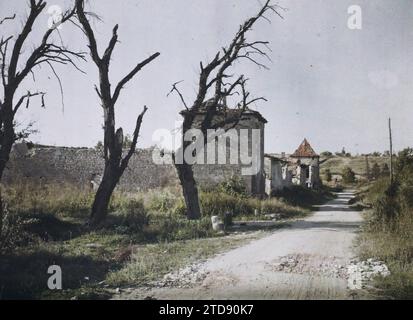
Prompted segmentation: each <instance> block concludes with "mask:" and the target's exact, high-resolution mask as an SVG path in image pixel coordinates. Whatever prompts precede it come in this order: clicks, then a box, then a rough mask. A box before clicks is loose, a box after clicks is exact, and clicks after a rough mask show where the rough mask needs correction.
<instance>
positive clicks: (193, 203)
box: [171, 0, 282, 219]
mask: <svg viewBox="0 0 413 320" xmlns="http://www.w3.org/2000/svg"><path fill="white" fill-rule="evenodd" d="M277 9H282V8H281V7H279V6H278V5H272V4H271V0H267V1H266V2H265V4H264V5H263V7H262V8H261V9H260V10H259V12H258V13H257V14H256V15H255V16H253V17H251V18H250V19H248V20H247V21H245V22H244V23H243V24H242V25H241V26H240V27H239V30H238V32H237V33H236V34H235V36H234V38H233V39H232V41H231V43H230V44H229V45H228V46H227V47H224V48H223V49H222V51H219V52H218V53H217V54H216V55H215V57H214V59H213V60H212V61H210V62H209V63H208V64H207V65H206V66H204V64H203V63H202V62H201V63H200V68H201V73H200V76H199V84H198V92H197V96H196V99H195V101H194V103H193V104H192V106H191V107H188V105H187V104H186V102H185V100H184V98H183V95H182V94H181V93H180V91H179V89H178V88H177V83H175V84H174V85H173V87H172V90H171V92H176V93H178V94H179V97H180V99H181V101H182V103H183V104H184V106H185V108H186V110H185V113H184V123H183V126H182V131H183V134H185V132H186V131H187V130H189V129H191V128H193V125H194V119H195V115H196V114H197V113H198V112H199V110H200V109H201V108H202V107H203V106H206V101H207V98H208V97H210V96H212V102H211V103H208V107H207V108H206V113H205V116H204V118H203V120H202V123H201V128H199V129H201V131H202V133H203V135H204V138H205V142H206V141H207V139H208V138H207V130H208V129H217V128H226V127H228V126H230V127H234V126H235V125H236V124H237V123H238V122H239V121H240V119H241V117H242V115H243V114H244V111H246V110H247V109H248V106H249V105H251V104H252V103H255V102H257V101H259V100H265V99H264V98H263V97H259V98H255V99H250V98H249V96H250V93H249V92H248V91H247V90H246V83H247V81H248V79H246V78H245V76H244V75H240V76H239V77H237V78H235V79H234V75H231V74H229V73H228V71H229V69H230V67H232V66H233V64H234V62H236V61H240V60H243V59H246V60H249V61H250V62H253V63H254V64H256V65H257V66H259V67H262V68H265V69H267V67H266V66H265V64H264V63H262V62H259V61H258V58H259V57H264V58H267V59H268V60H270V58H269V56H268V55H267V53H266V50H267V49H268V42H267V41H248V40H247V39H246V34H247V33H248V31H250V30H251V28H252V27H253V26H254V24H255V23H256V22H257V21H259V20H267V21H269V19H268V17H267V16H266V14H267V13H269V12H272V13H276V14H277V15H278V16H280V17H281V18H282V16H281V15H280V14H279V12H278V11H277ZM231 79H233V80H231ZM234 95H238V96H240V97H241V99H240V101H239V102H238V103H236V105H237V107H238V112H237V113H231V116H228V117H227V116H225V118H224V120H222V121H220V123H214V121H213V119H214V115H216V113H217V112H222V111H225V110H220V106H219V102H220V101H225V100H226V99H227V97H228V98H229V97H232V96H234ZM224 114H225V112H224ZM191 143H192V142H185V141H183V143H182V147H181V148H183V150H185V149H186V148H187V147H188V146H189V145H190V144H191ZM175 167H176V170H177V172H178V177H179V180H180V183H181V186H182V191H183V194H184V199H185V205H186V209H187V216H188V218H189V219H199V218H200V217H201V210H200V205H199V197H198V188H197V185H196V182H195V179H194V174H193V170H192V165H190V164H188V163H186V162H185V161H183V163H182V164H178V163H176V162H175Z"/></svg>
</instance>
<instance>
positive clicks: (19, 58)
mask: <svg viewBox="0 0 413 320" xmlns="http://www.w3.org/2000/svg"><path fill="white" fill-rule="evenodd" d="M29 7H30V11H29V15H28V17H27V19H26V20H25V21H24V23H23V26H22V29H21V32H20V33H19V34H18V36H17V38H16V39H15V41H14V42H13V40H14V36H12V35H11V36H2V38H1V39H0V74H1V78H0V81H1V83H2V86H3V97H1V98H0V182H1V179H2V177H3V174H4V170H5V168H6V165H7V162H8V161H9V158H10V152H11V150H12V147H13V144H14V143H15V142H16V141H18V140H20V139H22V138H25V137H26V136H27V135H28V134H29V133H30V132H27V131H26V132H25V131H22V132H16V127H15V116H16V114H17V112H18V111H19V110H20V107H21V106H22V105H24V106H25V107H26V108H28V107H29V106H30V99H31V98H33V97H35V96H39V97H40V98H41V106H42V107H44V95H45V93H44V92H30V91H28V92H27V93H26V94H24V95H22V96H21V97H20V98H19V99H18V100H17V99H16V92H17V90H18V89H21V84H22V82H23V81H24V80H25V79H26V78H27V76H28V75H29V74H31V75H32V76H33V81H35V80H34V72H35V71H36V69H35V68H36V67H41V66H43V65H46V66H48V67H50V68H51V70H52V72H53V73H54V75H55V76H56V77H58V76H57V73H56V71H55V69H54V65H56V64H63V65H66V64H70V65H72V66H74V67H75V68H76V69H79V68H78V67H77V65H76V64H75V63H74V59H84V53H82V52H73V51H71V50H69V49H67V48H66V47H65V46H64V45H63V44H56V43H55V42H54V41H53V40H52V39H51V38H52V34H53V32H54V31H55V30H56V28H57V27H58V26H59V25H60V24H62V23H65V22H66V21H68V20H70V19H71V18H72V17H73V16H74V15H75V9H74V8H73V9H71V10H69V11H66V12H65V13H64V14H63V16H62V17H61V19H60V21H57V22H55V24H54V25H52V26H51V27H50V28H49V29H47V30H46V31H45V33H44V35H43V37H42V39H41V42H40V44H38V45H36V46H34V49H33V51H31V53H29V54H28V55H27V56H26V54H25V50H27V48H25V46H26V45H27V42H28V38H29V36H30V34H31V32H32V29H33V27H34V24H35V22H36V21H37V20H38V18H39V15H40V14H41V13H42V12H43V10H44V9H45V7H46V2H44V1H43V0H39V1H35V0H30V4H29ZM15 17H16V15H15V14H14V15H13V16H12V17H6V18H4V19H2V20H0V24H3V23H5V21H6V20H14V19H15ZM9 47H10V49H11V50H9ZM23 56H24V57H23ZM19 66H22V67H21V68H20V69H19ZM58 80H59V82H60V79H58ZM0 209H1V208H0Z"/></svg>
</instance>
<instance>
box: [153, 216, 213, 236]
mask: <svg viewBox="0 0 413 320" xmlns="http://www.w3.org/2000/svg"><path fill="white" fill-rule="evenodd" d="M154 219H155V218H154ZM148 233H149V234H148V236H152V237H154V238H156V239H157V241H178V240H188V239H198V238H205V237H209V236H212V235H213V234H214V232H213V230H212V225H211V219H210V218H209V217H203V218H202V219H200V220H188V219H187V218H186V217H180V216H177V215H168V216H157V217H156V220H154V221H153V222H152V223H151V225H150V227H149V230H148Z"/></svg>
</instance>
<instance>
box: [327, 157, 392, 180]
mask: <svg viewBox="0 0 413 320" xmlns="http://www.w3.org/2000/svg"><path fill="white" fill-rule="evenodd" d="M321 161H325V162H323V163H322V164H321V167H320V170H321V175H322V176H323V175H324V173H325V171H326V170H327V169H330V172H331V173H332V174H333V175H341V173H342V171H343V169H344V168H345V167H350V168H351V169H352V170H353V171H354V172H355V173H356V175H357V176H363V177H364V176H365V175H366V158H365V157H364V156H352V157H345V156H336V155H334V156H331V157H327V158H323V157H322V158H321ZM374 163H377V164H378V165H379V166H380V168H382V167H383V165H384V163H387V164H388V163H389V157H386V156H381V157H373V156H369V165H370V170H371V168H372V167H373V165H374Z"/></svg>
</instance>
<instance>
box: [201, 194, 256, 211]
mask: <svg viewBox="0 0 413 320" xmlns="http://www.w3.org/2000/svg"><path fill="white" fill-rule="evenodd" d="M200 204H201V212H202V215H203V216H221V217H223V215H224V214H225V213H226V212H230V213H232V214H233V215H234V216H236V215H249V214H253V213H254V209H257V206H256V204H257V203H256V202H255V201H254V199H248V198H243V197H236V196H232V195H229V194H225V193H217V192H201V194H200Z"/></svg>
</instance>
